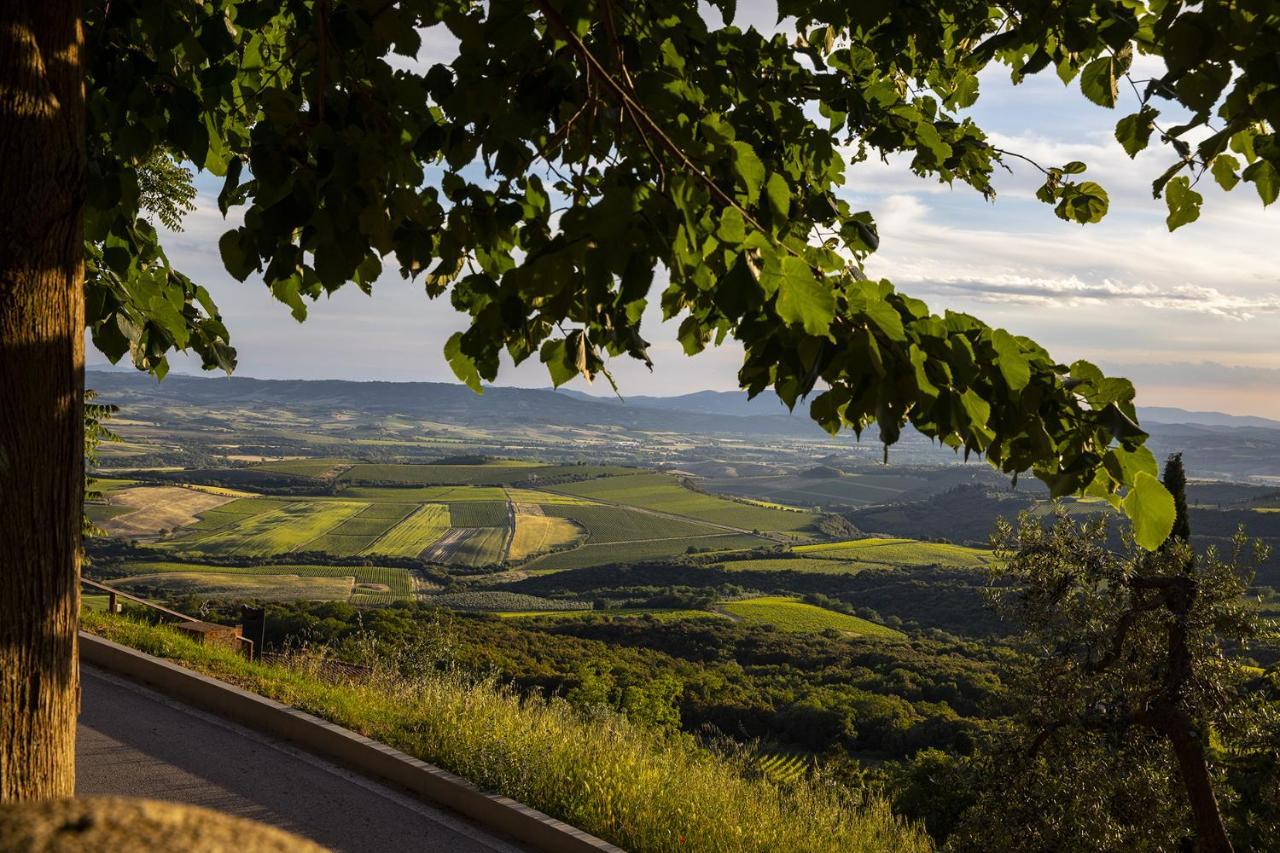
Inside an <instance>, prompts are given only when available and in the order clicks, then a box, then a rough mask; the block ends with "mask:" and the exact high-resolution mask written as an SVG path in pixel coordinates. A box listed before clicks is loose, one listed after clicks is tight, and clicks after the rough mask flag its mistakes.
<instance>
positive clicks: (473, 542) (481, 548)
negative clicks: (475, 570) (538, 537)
mask: <svg viewBox="0 0 1280 853" xmlns="http://www.w3.org/2000/svg"><path fill="white" fill-rule="evenodd" d="M507 536H508V529H507V528H505V527H454V528H451V529H450V530H449V531H448V532H447V533H445V534H444V535H443V536H441V537H440V538H439V539H438V540H437V541H436V542H435V544H433V545H432V546H431V547H430V548H429V549H427V551H426V552H425V553H424V554H423V555H422V558H423V559H424V560H429V561H431V562H433V563H444V564H446V565H452V566H490V565H496V564H497V563H501V562H502V560H503V557H504V555H505V550H506V544H507Z"/></svg>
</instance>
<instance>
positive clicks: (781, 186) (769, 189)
mask: <svg viewBox="0 0 1280 853" xmlns="http://www.w3.org/2000/svg"><path fill="white" fill-rule="evenodd" d="M765 196H766V198H768V200H769V210H770V211H772V212H773V216H774V220H775V221H776V222H782V221H783V220H785V219H786V218H787V213H788V212H789V211H790V210H791V187H790V186H788V184H787V181H786V178H784V177H782V176H781V175H779V174H778V173H777V172H770V173H769V180H768V181H767V182H766V183H765Z"/></svg>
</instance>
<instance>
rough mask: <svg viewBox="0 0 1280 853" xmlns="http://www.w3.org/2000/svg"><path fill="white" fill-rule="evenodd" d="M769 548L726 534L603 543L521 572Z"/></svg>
mask: <svg viewBox="0 0 1280 853" xmlns="http://www.w3.org/2000/svg"><path fill="white" fill-rule="evenodd" d="M767 544H769V543H768V541H767V540H765V539H761V538H760V537H758V536H750V535H747V534H742V533H727V534H720V535H712V536H692V537H685V538H677V539H653V540H649V541H647V542H607V543H601V544H596V545H591V544H587V545H583V546H582V547H581V548H575V549H573V550H572V551H560V552H557V553H555V554H547V555H546V556H544V557H539V558H538V559H536V560H533V561H532V562H530V563H526V564H525V566H524V568H526V569H529V570H532V571H561V570H563V569H585V568H588V567H590V566H604V565H608V564H610V563H629V562H636V561H640V560H656V559H663V558H670V557H680V556H683V555H685V554H686V553H689V549H690V548H694V549H697V551H698V552H703V551H737V550H742V549H747V548H757V547H759V546H761V545H767Z"/></svg>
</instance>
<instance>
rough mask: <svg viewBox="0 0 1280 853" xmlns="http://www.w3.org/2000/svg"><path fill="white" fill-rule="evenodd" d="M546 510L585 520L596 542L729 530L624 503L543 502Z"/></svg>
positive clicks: (580, 522)
mask: <svg viewBox="0 0 1280 853" xmlns="http://www.w3.org/2000/svg"><path fill="white" fill-rule="evenodd" d="M542 511H543V512H544V513H545V514H547V515H554V516H559V517H561V518H568V519H572V520H573V521H576V522H577V523H578V524H581V525H582V526H583V527H585V528H586V530H587V542H589V543H591V544H593V545H598V544H601V543H605V542H633V541H636V540H640V539H677V538H680V537H685V536H702V535H710V534H720V533H725V532H726V531H724V530H723V529H722V528H718V527H711V526H708V525H706V524H699V523H697V522H695V521H681V520H679V519H674V518H664V517H663V516H660V515H654V514H652V513H648V512H641V511H640V510H634V509H628V508H626V507H621V506H574V505H572V504H552V505H546V506H543V508H542Z"/></svg>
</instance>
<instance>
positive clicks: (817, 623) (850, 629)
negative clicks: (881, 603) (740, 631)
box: [720, 595, 905, 638]
mask: <svg viewBox="0 0 1280 853" xmlns="http://www.w3.org/2000/svg"><path fill="white" fill-rule="evenodd" d="M720 609H722V610H724V611H725V612H726V613H728V614H729V615H730V616H731V617H735V618H737V619H740V620H742V621H743V622H746V623H748V624H756V625H772V626H774V627H775V628H778V629H780V630H783V631H794V632H797V633H809V632H813V631H825V630H827V629H828V628H832V629H835V630H836V631H842V632H844V633H847V634H858V635H861V636H866V637H892V638H901V637H904V636H905V635H904V634H903V633H902V632H901V631H895V630H893V629H892V628H886V627H885V626H884V625H877V624H876V623H875V622H868V621H867V620H866V619H859V618H858V617H857V616H849V615H848V614H845V613H837V612H836V611H834V610H827V609H825V608H822V607H817V606H815V605H813V604H806V603H805V602H803V601H801V600H800V599H798V598H788V597H787V596H782V595H767V596H762V597H760V598H744V599H740V600H738V601H727V602H725V603H723V604H721V605H720Z"/></svg>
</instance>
